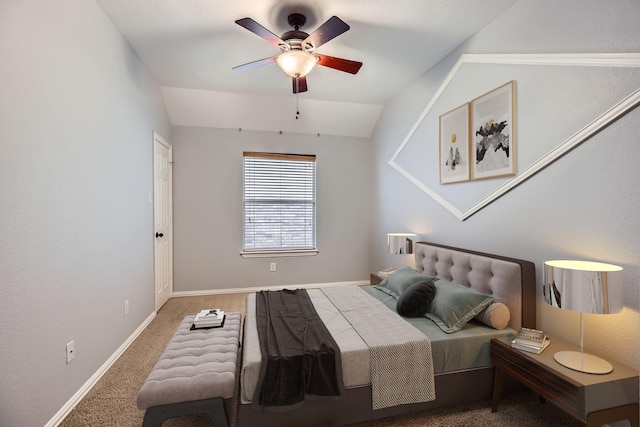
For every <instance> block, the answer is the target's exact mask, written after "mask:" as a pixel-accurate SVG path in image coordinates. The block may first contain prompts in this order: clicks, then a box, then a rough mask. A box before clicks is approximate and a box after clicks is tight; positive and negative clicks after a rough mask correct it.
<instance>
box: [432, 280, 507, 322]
mask: <svg viewBox="0 0 640 427" xmlns="http://www.w3.org/2000/svg"><path fill="white" fill-rule="evenodd" d="M435 286H436V296H435V298H434V299H433V302H432V303H431V306H430V307H429V312H428V313H427V314H425V317H427V318H429V319H431V320H432V321H433V322H435V324H436V325H438V326H439V327H440V329H442V330H443V331H444V332H446V333H448V334H450V333H453V332H457V331H459V330H460V329H462V327H463V326H464V325H465V324H466V323H467V322H468V321H469V320H471V319H473V318H474V317H475V316H476V315H477V314H478V313H480V312H481V311H482V310H484V309H485V308H487V307H488V306H489V305H490V304H491V303H492V302H494V301H495V298H494V297H492V296H490V295H485V294H481V293H480V292H477V291H474V290H473V289H470V288H467V287H465V286H462V285H458V284H456V283H451V282H448V281H446V280H442V279H439V280H437V281H436V282H435Z"/></svg>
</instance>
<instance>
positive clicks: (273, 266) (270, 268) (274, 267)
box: [269, 262, 276, 271]
mask: <svg viewBox="0 0 640 427" xmlns="http://www.w3.org/2000/svg"><path fill="white" fill-rule="evenodd" d="M269 271H276V263H275V262H272V263H271V265H270V266H269Z"/></svg>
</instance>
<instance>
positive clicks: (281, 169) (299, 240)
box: [243, 152, 316, 252]
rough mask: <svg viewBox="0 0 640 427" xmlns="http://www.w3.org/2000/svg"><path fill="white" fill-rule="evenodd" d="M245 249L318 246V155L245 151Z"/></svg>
mask: <svg viewBox="0 0 640 427" xmlns="http://www.w3.org/2000/svg"><path fill="white" fill-rule="evenodd" d="M243 157H244V251H246V252H250V251H291V250H293V251H295V250H301V251H302V250H310V249H315V246H316V163H315V160H316V157H315V156H313V155H296V154H272V153H253V152H245V153H243Z"/></svg>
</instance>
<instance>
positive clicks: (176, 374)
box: [137, 313, 242, 426]
mask: <svg viewBox="0 0 640 427" xmlns="http://www.w3.org/2000/svg"><path fill="white" fill-rule="evenodd" d="M193 317H194V316H187V317H185V318H184V320H183V321H182V323H181V324H180V326H179V327H178V329H177V331H176V332H175V334H174V336H173V338H171V341H170V342H169V344H167V347H166V348H165V349H164V352H163V353H162V355H161V356H160V359H159V360H158V362H157V363H156V365H155V366H154V368H153V370H152V371H151V373H150V374H149V376H148V377H147V379H146V381H145V382H144V384H143V385H142V388H140V391H139V392H138V400H137V403H138V409H147V413H146V414H145V421H144V425H148V424H151V422H147V421H148V420H147V416H148V415H150V416H151V415H153V414H154V412H155V413H158V412H162V414H163V415H162V417H163V419H166V418H171V417H172V416H179V415H185V414H186V413H190V412H193V411H196V412H205V413H207V412H208V413H210V415H211V413H212V411H213V410H211V411H210V410H199V407H200V406H203V405H207V407H208V405H209V404H213V405H215V406H216V407H217V408H218V409H220V406H221V408H222V410H224V404H223V401H222V399H228V398H231V397H233V393H234V390H235V383H236V363H237V359H238V346H239V342H240V341H239V340H240V324H241V320H242V316H241V315H240V313H226V318H225V321H224V326H223V327H221V328H211V329H195V330H190V328H191V325H192V324H193ZM212 399H213V401H212ZM194 402H196V404H195V405H194ZM197 402H201V403H202V405H200V404H197ZM221 403H222V405H220V404H221ZM224 418H225V422H226V412H225V415H224ZM214 421H215V420H214ZM161 423H162V421H160V424H161ZM157 425H159V424H157ZM216 426H217V424H216Z"/></svg>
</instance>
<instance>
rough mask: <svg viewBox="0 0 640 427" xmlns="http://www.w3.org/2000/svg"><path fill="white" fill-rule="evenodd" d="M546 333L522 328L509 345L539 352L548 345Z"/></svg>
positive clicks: (530, 351) (531, 351)
mask: <svg viewBox="0 0 640 427" xmlns="http://www.w3.org/2000/svg"><path fill="white" fill-rule="evenodd" d="M549 343H550V341H549V338H548V337H547V335H546V334H545V333H544V332H542V331H538V330H536V329H529V328H522V329H520V332H518V335H516V337H515V338H514V339H513V341H511V347H512V348H516V349H518V350H522V351H528V352H529V353H535V354H540V353H542V352H543V351H544V349H545V348H547V347H548V346H549Z"/></svg>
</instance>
